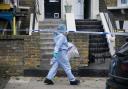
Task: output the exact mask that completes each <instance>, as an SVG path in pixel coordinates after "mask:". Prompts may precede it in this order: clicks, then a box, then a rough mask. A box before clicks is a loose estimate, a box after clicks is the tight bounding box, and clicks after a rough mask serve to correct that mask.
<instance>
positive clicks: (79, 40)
mask: <svg viewBox="0 0 128 89" xmlns="http://www.w3.org/2000/svg"><path fill="white" fill-rule="evenodd" d="M68 39H69V41H70V42H72V43H74V44H75V46H76V47H77V49H78V51H79V54H80V57H79V58H75V59H72V60H71V66H72V69H77V68H78V67H82V66H87V65H88V61H89V60H88V54H89V53H88V51H89V49H88V48H89V35H87V34H78V33H69V34H68Z"/></svg>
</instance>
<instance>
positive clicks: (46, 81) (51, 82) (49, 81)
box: [44, 78, 54, 85]
mask: <svg viewBox="0 0 128 89" xmlns="http://www.w3.org/2000/svg"><path fill="white" fill-rule="evenodd" d="M44 83H46V84H47V85H53V84H54V83H53V81H52V80H49V79H47V78H46V79H45V80H44Z"/></svg>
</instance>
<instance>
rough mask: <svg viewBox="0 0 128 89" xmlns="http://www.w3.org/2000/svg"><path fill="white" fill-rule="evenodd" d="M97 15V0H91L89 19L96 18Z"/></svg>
mask: <svg viewBox="0 0 128 89" xmlns="http://www.w3.org/2000/svg"><path fill="white" fill-rule="evenodd" d="M98 15H99V0H91V19H97V18H98Z"/></svg>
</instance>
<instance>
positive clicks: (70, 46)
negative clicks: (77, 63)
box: [67, 42, 80, 59]
mask: <svg viewBox="0 0 128 89" xmlns="http://www.w3.org/2000/svg"><path fill="white" fill-rule="evenodd" d="M67 56H68V59H72V58H74V57H79V56H80V55H79V52H78V50H77V48H76V46H75V45H74V44H73V43H71V42H68V53H67Z"/></svg>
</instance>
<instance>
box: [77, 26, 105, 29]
mask: <svg viewBox="0 0 128 89" xmlns="http://www.w3.org/2000/svg"><path fill="white" fill-rule="evenodd" d="M102 28H103V26H102V25H76V29H102Z"/></svg>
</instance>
